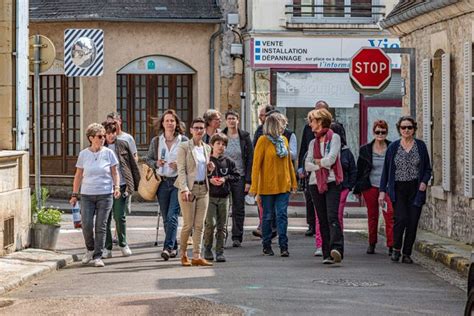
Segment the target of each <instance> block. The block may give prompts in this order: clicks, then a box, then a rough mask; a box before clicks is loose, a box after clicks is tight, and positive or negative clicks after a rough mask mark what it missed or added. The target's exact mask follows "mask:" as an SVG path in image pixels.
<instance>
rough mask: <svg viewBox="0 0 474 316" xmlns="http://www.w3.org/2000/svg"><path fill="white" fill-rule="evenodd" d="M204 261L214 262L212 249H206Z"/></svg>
mask: <svg viewBox="0 0 474 316" xmlns="http://www.w3.org/2000/svg"><path fill="white" fill-rule="evenodd" d="M204 259H206V260H207V261H213V260H214V254H213V253H212V250H211V249H204Z"/></svg>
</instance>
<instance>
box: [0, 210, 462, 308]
mask: <svg viewBox="0 0 474 316" xmlns="http://www.w3.org/2000/svg"><path fill="white" fill-rule="evenodd" d="M255 220H256V218H248V219H247V220H246V228H247V232H246V233H247V234H246V238H245V240H244V243H243V247H242V248H227V249H226V251H225V255H226V257H227V262H226V263H214V264H215V265H214V266H213V267H208V268H202V267H190V268H184V267H181V265H180V263H179V259H171V260H170V261H168V262H164V261H162V259H161V258H160V257H159V253H158V249H159V248H157V247H154V246H153V242H154V237H155V230H154V227H155V225H156V222H155V217H129V219H128V222H129V238H130V243H131V248H132V250H133V252H134V254H133V256H132V257H128V258H124V257H121V253H120V251H119V250H118V249H117V250H115V249H114V252H113V255H114V257H113V258H112V259H106V260H105V264H106V266H105V268H94V267H92V266H83V265H82V264H81V263H80V262H76V263H74V264H72V265H70V266H68V267H66V268H65V269H62V270H59V271H57V272H55V273H53V274H50V275H48V276H47V277H44V278H42V279H38V280H36V281H34V282H33V283H30V284H27V285H26V286H24V287H22V288H20V289H18V290H16V291H13V292H11V293H9V294H8V295H7V296H5V297H4V298H3V301H2V302H3V304H4V305H8V303H13V304H12V305H11V306H7V307H4V308H2V313H3V314H6V315H22V314H29V315H31V314H33V313H34V314H49V315H65V314H67V315H84V314H86V313H92V314H100V315H111V314H114V315H152V314H155V315H156V314H178V315H184V314H232V315H234V314H236V315H238V314H248V315H264V314H266V315H284V314H286V315H288V314H292V315H296V314H298V315H301V314H306V315H309V314H312V315H382V314H383V315H398V314H411V315H413V314H429V315H461V314H462V311H463V306H464V303H465V297H466V294H465V292H464V291H463V290H461V289H460V288H458V287H456V286H453V285H451V284H449V283H448V282H446V281H445V280H443V279H441V278H439V277H438V276H437V275H435V274H433V273H432V272H431V271H429V270H427V269H425V267H424V266H420V265H419V264H413V265H407V264H394V263H391V262H390V260H389V257H388V256H387V254H386V253H385V248H384V247H382V243H381V242H380V241H379V245H378V246H379V247H378V248H377V254H375V255H370V256H369V255H367V254H365V250H366V239H365V238H366V237H365V236H364V230H365V227H366V221H365V220H364V219H346V220H345V230H346V232H345V249H346V253H345V260H344V261H343V263H342V264H341V265H339V266H337V265H334V266H326V265H323V264H322V260H321V258H316V257H313V248H314V244H313V243H314V239H313V238H309V237H305V236H304V230H305V227H306V225H305V220H304V219H298V218H291V219H290V223H289V240H290V244H289V245H290V248H289V250H290V257H289V258H281V257H280V256H279V251H277V250H278V248H277V247H276V246H274V250H276V251H275V253H276V256H274V257H264V256H262V254H261V250H262V249H261V244H260V242H259V239H257V238H256V237H253V236H252V235H251V234H250V231H251V229H249V228H252V227H254V226H255V225H256V222H255ZM63 227H64V229H63V232H62V233H61V235H60V240H59V247H60V248H61V249H62V251H66V252H69V253H76V254H82V251H83V240H82V234H81V233H80V231H78V230H74V229H73V228H72V226H71V223H70V222H68V221H65V223H64V225H63ZM160 235H161V234H160ZM160 240H162V236H160ZM230 244H231V243H230V241H228V245H230ZM414 258H415V262H417V263H418V262H419V261H418V259H417V258H418V256H417V255H415V256H414ZM8 301H10V302H8Z"/></svg>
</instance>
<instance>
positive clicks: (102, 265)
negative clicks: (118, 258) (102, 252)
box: [94, 258, 105, 268]
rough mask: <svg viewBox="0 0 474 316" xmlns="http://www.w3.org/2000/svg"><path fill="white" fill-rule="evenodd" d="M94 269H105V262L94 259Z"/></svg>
mask: <svg viewBox="0 0 474 316" xmlns="http://www.w3.org/2000/svg"><path fill="white" fill-rule="evenodd" d="M94 267H100V268H102V267H105V264H104V261H102V259H100V258H97V259H94Z"/></svg>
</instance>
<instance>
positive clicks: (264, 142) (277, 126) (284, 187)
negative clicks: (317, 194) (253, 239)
mask: <svg viewBox="0 0 474 316" xmlns="http://www.w3.org/2000/svg"><path fill="white" fill-rule="evenodd" d="M278 114H279V113H278ZM280 115H281V114H280ZM284 130H285V121H284V120H282V119H281V118H280V117H279V115H277V114H272V115H270V116H269V117H267V119H266V120H265V124H264V125H263V134H264V135H263V137H260V138H259V139H258V141H257V144H256V147H255V151H254V156H253V166H252V186H251V187H250V191H249V192H250V194H251V195H254V196H255V195H258V196H259V198H260V199H261V201H262V205H263V216H262V235H263V236H262V244H263V254H264V255H266V256H273V255H274V253H273V250H272V246H271V244H272V239H271V237H272V227H271V223H272V216H273V214H275V215H276V223H277V231H278V243H279V245H280V254H281V256H282V257H288V256H289V255H290V254H289V252H288V237H287V233H286V231H287V227H288V202H289V198H290V191H292V192H294V191H296V188H297V182H296V175H295V170H294V168H293V163H292V162H291V155H290V152H289V148H288V141H287V140H286V138H285V137H283V136H282V134H283V131H284Z"/></svg>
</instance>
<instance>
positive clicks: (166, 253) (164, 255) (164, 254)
mask: <svg viewBox="0 0 474 316" xmlns="http://www.w3.org/2000/svg"><path fill="white" fill-rule="evenodd" d="M161 258H163V260H165V261H168V259H169V258H170V253H169V250H168V249H164V250H163V251H162V252H161Z"/></svg>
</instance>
